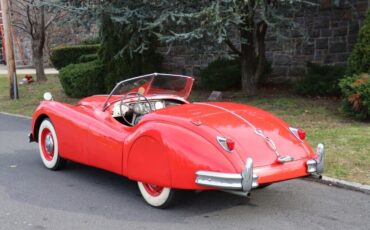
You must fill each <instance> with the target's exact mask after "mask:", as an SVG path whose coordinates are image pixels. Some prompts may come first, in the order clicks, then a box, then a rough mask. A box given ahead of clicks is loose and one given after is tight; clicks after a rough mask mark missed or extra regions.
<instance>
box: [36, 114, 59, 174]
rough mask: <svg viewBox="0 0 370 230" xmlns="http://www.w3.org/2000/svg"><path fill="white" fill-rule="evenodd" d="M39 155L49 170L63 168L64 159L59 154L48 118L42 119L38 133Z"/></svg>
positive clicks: (53, 129) (56, 140)
mask: <svg viewBox="0 0 370 230" xmlns="http://www.w3.org/2000/svg"><path fill="white" fill-rule="evenodd" d="M38 142H39V150H40V157H41V160H42V162H43V163H44V166H45V167H46V168H48V169H50V170H59V169H62V168H64V166H65V164H66V160H65V159H63V158H62V157H60V156H59V152H58V150H59V148H58V147H59V146H58V138H57V134H56V132H55V128H54V125H53V123H51V121H50V120H49V119H45V120H43V121H42V123H41V125H40V128H39V135H38Z"/></svg>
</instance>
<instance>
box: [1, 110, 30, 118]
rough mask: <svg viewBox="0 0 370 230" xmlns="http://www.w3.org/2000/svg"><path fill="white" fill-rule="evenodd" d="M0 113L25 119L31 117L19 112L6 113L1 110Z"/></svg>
mask: <svg viewBox="0 0 370 230" xmlns="http://www.w3.org/2000/svg"><path fill="white" fill-rule="evenodd" d="M0 114H4V115H7V116H13V117H19V118H25V119H32V117H28V116H24V115H19V114H14V113H7V112H2V111H0Z"/></svg>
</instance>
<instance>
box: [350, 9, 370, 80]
mask: <svg viewBox="0 0 370 230" xmlns="http://www.w3.org/2000/svg"><path fill="white" fill-rule="evenodd" d="M369 69H370V10H369V11H368V12H367V17H366V19H365V20H364V22H363V26H362V28H361V29H360V32H359V34H358V38H357V43H356V45H355V47H354V48H353V50H352V53H351V55H350V57H349V58H348V69H347V73H348V74H353V73H357V74H358V73H363V72H368V71H369Z"/></svg>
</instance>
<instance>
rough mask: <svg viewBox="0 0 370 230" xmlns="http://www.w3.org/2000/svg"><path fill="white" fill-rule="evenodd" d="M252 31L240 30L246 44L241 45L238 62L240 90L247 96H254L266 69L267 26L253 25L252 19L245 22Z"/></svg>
mask: <svg viewBox="0 0 370 230" xmlns="http://www.w3.org/2000/svg"><path fill="white" fill-rule="evenodd" d="M246 24H249V25H250V27H252V28H253V29H251V30H249V31H245V30H242V31H241V33H240V36H241V38H242V39H245V40H246V41H247V42H246V43H244V44H243V43H242V45H241V53H240V61H241V63H240V64H241V71H242V73H241V75H242V90H243V92H244V93H246V94H247V95H251V96H253V95H255V94H256V93H257V87H258V83H259V81H260V79H261V78H262V76H263V75H264V73H265V69H266V63H267V61H266V54H265V51H266V50H265V35H266V31H267V24H266V23H265V22H263V21H261V22H259V23H257V24H255V23H254V20H253V19H250V21H247V22H246Z"/></svg>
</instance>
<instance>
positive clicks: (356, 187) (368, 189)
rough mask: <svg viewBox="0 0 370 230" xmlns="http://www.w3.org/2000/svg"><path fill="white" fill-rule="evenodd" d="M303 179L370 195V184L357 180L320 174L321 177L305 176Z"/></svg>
mask: <svg viewBox="0 0 370 230" xmlns="http://www.w3.org/2000/svg"><path fill="white" fill-rule="evenodd" d="M304 179H305V180H309V181H314V182H318V183H321V184H326V185H329V186H335V187H338V188H344V189H348V190H353V191H358V192H363V193H365V194H369V195H370V185H364V184H360V183H357V182H351V181H345V180H340V179H336V178H332V177H327V176H322V178H321V179H320V178H313V177H306V178H304Z"/></svg>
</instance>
